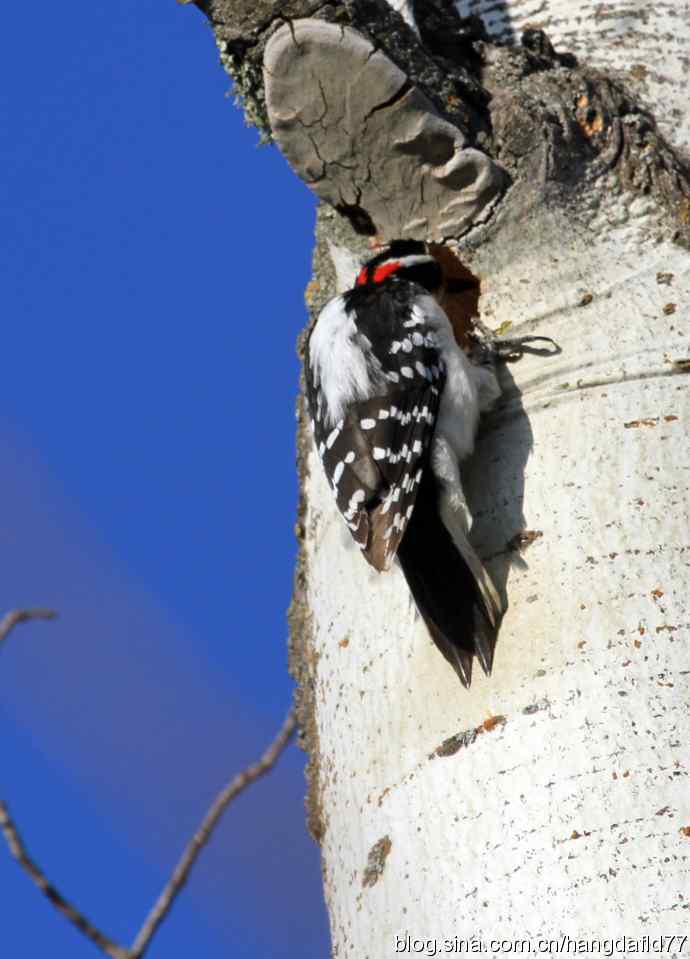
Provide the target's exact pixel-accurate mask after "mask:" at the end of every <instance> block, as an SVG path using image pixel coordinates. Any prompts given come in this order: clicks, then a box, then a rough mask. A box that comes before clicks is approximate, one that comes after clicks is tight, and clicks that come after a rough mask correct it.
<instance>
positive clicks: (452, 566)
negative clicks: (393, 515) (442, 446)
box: [398, 469, 501, 687]
mask: <svg viewBox="0 0 690 959" xmlns="http://www.w3.org/2000/svg"><path fill="white" fill-rule="evenodd" d="M463 540H465V542H466V548H460V546H463V547H464V543H463ZM398 559H399V560H400V565H401V566H402V570H403V573H404V574H405V579H406V580H407V584H408V586H409V587H410V591H411V593H412V596H413V598H414V601H415V603H416V605H417V609H418V610H419V612H420V614H421V616H422V618H423V620H424V622H425V624H426V627H427V629H428V630H429V634H430V635H431V638H432V639H433V641H434V643H435V644H436V645H437V646H438V648H439V650H440V651H441V652H442V653H443V655H444V656H445V658H446V659H447V660H448V662H449V663H450V665H451V666H452V667H453V669H454V670H455V672H456V673H457V674H458V677H459V679H460V682H461V683H462V684H463V686H466V687H467V686H469V685H470V681H471V678H472V659H473V656H476V657H477V659H478V660H479V663H480V665H481V667H482V669H483V670H484V672H485V673H486V674H487V675H488V674H489V673H490V672H491V665H492V661H493V654H494V645H495V641H496V633H497V627H498V622H499V619H500V612H501V604H500V601H499V599H498V595H497V593H496V590H495V587H494V585H493V583H492V582H491V580H490V579H489V576H488V574H487V572H486V570H485V569H484V567H483V566H482V564H481V561H480V560H479V557H478V556H477V555H476V553H475V552H474V550H473V549H472V547H471V545H470V543H469V541H467V540H466V538H465V537H464V535H460V534H456V535H454V536H451V534H450V533H449V531H448V529H447V528H446V526H445V525H444V523H443V522H442V520H441V516H440V514H439V506H438V488H437V485H436V480H435V479H434V476H433V474H432V473H431V470H430V469H426V470H425V471H424V475H423V478H422V481H421V484H420V488H419V492H418V494H417V501H416V504H415V508H414V510H413V512H412V516H411V517H410V520H409V522H408V526H407V529H406V531H405V535H404V536H403V539H402V542H401V543H400V545H399V547H398Z"/></svg>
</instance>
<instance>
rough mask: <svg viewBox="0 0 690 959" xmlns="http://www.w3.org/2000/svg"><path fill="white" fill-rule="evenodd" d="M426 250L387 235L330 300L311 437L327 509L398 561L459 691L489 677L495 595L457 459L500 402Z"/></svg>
mask: <svg viewBox="0 0 690 959" xmlns="http://www.w3.org/2000/svg"><path fill="white" fill-rule="evenodd" d="M443 295H444V294H443V274H442V270H441V266H440V264H439V263H438V262H437V260H436V259H435V258H434V257H433V256H431V254H430V253H429V251H428V248H427V246H426V244H424V243H420V242H417V241H411V240H397V241H395V242H393V243H391V244H390V245H389V246H388V247H387V248H386V249H385V250H384V251H383V252H381V253H379V254H378V255H376V256H375V257H373V258H372V259H370V260H369V261H368V262H367V263H365V265H364V266H363V267H362V269H361V271H360V273H359V275H358V277H357V280H356V284H355V286H354V288H353V289H351V290H348V291H347V292H346V293H343V294H342V295H340V296H336V297H335V298H334V299H332V300H330V301H329V302H328V303H327V304H326V306H325V307H324V308H323V310H322V311H321V313H320V315H319V317H318V319H317V321H316V323H315V325H314V327H313V328H312V330H311V333H310V335H309V338H308V341H307V347H306V357H305V378H306V392H307V403H308V407H309V412H310V415H311V420H312V425H313V431H314V440H315V443H316V448H317V451H318V454H319V457H320V459H321V462H322V464H323V467H324V470H325V473H326V476H327V479H328V482H329V484H330V486H331V488H332V490H333V493H334V494H335V499H336V503H337V506H338V509H339V510H340V513H341V514H342V516H343V518H344V520H345V522H346V523H347V526H348V528H349V530H350V533H351V534H352V536H353V538H354V540H355V542H356V543H357V545H358V546H359V547H360V549H361V550H362V553H363V554H364V558H365V559H366V560H367V561H368V562H369V563H370V564H371V566H373V567H374V569H376V570H378V571H383V570H386V569H388V568H389V567H390V566H391V564H392V562H393V560H394V558H395V557H396V556H397V558H398V561H399V562H400V565H401V567H402V571H403V573H404V575H405V579H406V580H407V584H408V586H409V588H410V591H411V593H412V597H413V599H414V601H415V604H416V606H417V609H418V611H419V613H420V615H421V617H422V619H423V620H424V622H425V624H426V627H427V629H428V631H429V633H430V635H431V638H432V639H433V641H434V642H435V644H436V645H437V646H438V648H439V650H440V651H441V653H443V655H444V656H445V657H446V659H447V660H448V661H449V663H450V664H451V666H452V667H453V668H454V669H455V671H456V673H457V675H458V677H459V678H460V681H461V682H462V683H463V685H464V686H469V683H470V679H471V671H472V659H473V656H474V655H476V656H477V658H478V660H479V662H480V664H481V666H482V668H483V670H484V672H485V673H486V674H487V675H488V674H489V673H490V671H491V665H492V659H493V649H494V643H495V637H496V632H497V629H498V625H499V621H500V618H501V615H502V613H503V608H502V604H501V601H500V599H499V596H498V593H497V592H496V589H495V587H494V584H493V583H492V581H491V579H490V577H489V575H488V573H487V571H486V570H485V568H484V566H483V564H482V562H481V560H480V559H479V557H478V556H477V554H476V553H475V551H474V549H473V548H472V546H471V544H470V542H469V539H468V534H469V529H470V524H471V515H470V511H469V508H468V506H467V501H466V499H465V495H464V492H463V488H462V482H461V477H460V468H459V467H460V463H461V462H462V461H463V460H465V459H467V457H469V456H470V455H471V454H472V451H473V448H474V440H475V435H476V432H477V427H478V422H479V415H480V413H481V412H482V411H484V410H487V409H488V408H489V407H490V406H491V405H492V404H493V403H494V401H495V400H496V399H497V397H498V396H499V395H500V387H499V385H498V381H497V379H496V375H495V372H494V367H493V364H492V363H488V364H480V363H474V362H472V361H471V360H470V358H469V357H468V356H467V355H466V354H465V352H464V351H463V350H462V349H461V347H460V346H459V345H458V344H457V342H456V340H455V336H454V334H453V330H452V327H451V324H450V321H449V319H448V317H447V316H446V314H445V312H444V310H443V308H442V306H441V303H442V301H443Z"/></svg>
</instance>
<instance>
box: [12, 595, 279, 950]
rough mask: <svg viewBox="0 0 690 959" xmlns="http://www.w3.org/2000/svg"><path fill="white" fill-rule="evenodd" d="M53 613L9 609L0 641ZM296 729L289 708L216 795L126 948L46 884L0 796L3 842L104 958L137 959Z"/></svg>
mask: <svg viewBox="0 0 690 959" xmlns="http://www.w3.org/2000/svg"><path fill="white" fill-rule="evenodd" d="M55 616H57V613H56V612H55V611H54V610H52V609H15V610H12V612H10V613H7V614H6V615H5V616H4V617H3V618H2V619H1V620H0V643H2V641H3V640H4V639H6V638H7V636H9V634H10V633H11V631H12V630H13V629H14V627H15V626H16V625H17V624H18V623H25V622H27V621H28V620H31V619H54V618H55ZM296 727H297V720H296V718H295V714H294V712H293V710H290V711H289V712H288V714H287V716H286V718H285V721H284V722H283V725H282V726H281V729H280V732H279V733H278V735H277V736H276V738H275V739H274V740H273V742H272V743H271V745H270V746H269V747H268V749H267V750H266V752H265V753H264V754H263V756H262V757H261V759H259V761H258V762H256V763H254V764H253V765H252V766H248V767H247V769H245V770H244V771H243V772H241V773H238V775H237V776H235V777H234V778H233V779H232V780H231V781H230V782H229V783H228V784H227V786H225V788H224V789H222V790H221V791H220V792H219V793H218V795H217V796H216V798H215V799H214V801H213V803H212V805H211V807H210V809H209V810H208V812H207V813H206V815H205V816H204V818H203V821H202V823H201V825H200V826H199V829H198V830H197V832H196V833H195V834H194V836H192V838H191V839H190V841H189V842H188V844H187V846H186V848H185V850H184V852H183V853H182V856H181V857H180V860H179V862H178V863H177V866H176V867H175V870H174V872H173V874H172V876H171V877H170V879H169V880H168V882H167V883H166V884H165V887H164V888H163V891H162V892H161V894H160V896H159V897H158V899H157V900H156V902H155V903H154V905H153V908H152V909H151V911H150V912H149V914H148V916H147V917H146V919H145V921H144V923H143V925H142V927H141V929H140V930H139V932H138V933H137V937H136V939H135V940H134V944H133V945H132V947H131V949H126V948H124V947H123V946H118V945H117V943H115V942H113V940H112V939H109V938H108V936H106V935H105V934H104V933H102V932H101V931H100V930H99V929H97V928H96V927H95V926H94V925H93V924H92V923H91V922H89V920H88V919H87V918H86V917H85V916H84V915H83V914H82V913H81V912H79V910H78V909H77V908H76V907H75V906H73V905H72V904H71V903H69V902H67V900H66V899H65V898H64V897H63V896H62V895H61V894H60V893H59V892H58V891H57V889H56V888H55V886H53V885H52V884H51V883H50V882H48V879H47V878H46V876H45V874H44V873H43V872H42V871H41V869H40V868H39V867H38V866H37V865H36V863H35V862H34V861H33V859H31V858H30V856H29V854H28V853H27V851H26V848H25V846H24V843H23V842H22V840H21V837H20V836H19V833H18V831H17V827H16V826H15V825H14V822H13V821H12V819H11V817H10V814H9V811H8V809H7V806H6V805H5V803H4V802H2V800H0V830H1V831H2V833H3V835H4V837H5V839H6V841H7V845H8V846H9V849H10V852H11V854H12V855H13V856H14V858H15V859H16V860H17V862H18V863H19V865H20V866H21V867H22V869H23V870H24V871H25V872H26V873H28V875H29V876H30V877H31V879H32V880H33V882H34V883H35V884H36V885H37V886H38V888H39V889H40V890H41V892H42V893H43V894H44V895H45V896H46V897H47V898H48V899H49V900H50V902H52V904H53V905H54V906H55V908H56V909H57V910H58V912H61V913H62V914H63V916H66V918H67V919H69V920H70V922H71V923H73V924H74V925H75V926H76V927H77V929H79V931H80V932H82V933H83V934H84V935H85V936H86V938H87V939H90V940H91V942H93V943H94V944H95V945H96V946H98V947H99V948H100V949H101V950H102V951H103V952H104V953H105V954H106V955H107V956H110V957H111V959H141V957H142V956H143V955H144V953H145V952H146V950H147V949H148V947H149V945H150V944H151V940H152V939H153V937H154V936H155V934H156V931H157V929H158V927H159V926H160V924H161V923H162V922H163V920H164V919H165V917H166V916H167V915H168V913H169V912H170V909H171V908H172V905H173V903H174V902H175V900H176V899H177V897H178V895H179V894H180V892H181V890H182V887H183V886H184V885H185V883H186V882H187V879H188V878H189V874H190V872H191V870H192V867H193V866H194V863H195V862H196V860H197V858H198V856H199V853H200V852H201V850H202V849H203V848H204V846H205V845H206V844H207V843H208V841H209V839H210V838H211V835H212V833H213V830H214V829H215V828H216V826H217V825H218V822H219V820H220V818H221V816H222V815H223V813H224V812H225V810H226V809H227V807H228V806H229V805H230V803H231V802H232V800H233V799H235V797H236V796H238V795H239V794H240V793H241V792H243V790H245V789H246V788H247V786H249V785H251V784H252V783H253V782H256V780H257V779H260V778H261V777H262V776H265V775H266V773H267V772H270V770H271V769H272V768H273V766H274V765H275V764H276V762H277V761H278V758H279V756H280V754H281V753H282V752H283V750H284V749H285V747H286V746H287V744H288V743H289V742H290V740H291V739H292V736H293V733H294V732H295V729H296Z"/></svg>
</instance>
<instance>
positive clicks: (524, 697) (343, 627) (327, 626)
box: [304, 0, 690, 959]
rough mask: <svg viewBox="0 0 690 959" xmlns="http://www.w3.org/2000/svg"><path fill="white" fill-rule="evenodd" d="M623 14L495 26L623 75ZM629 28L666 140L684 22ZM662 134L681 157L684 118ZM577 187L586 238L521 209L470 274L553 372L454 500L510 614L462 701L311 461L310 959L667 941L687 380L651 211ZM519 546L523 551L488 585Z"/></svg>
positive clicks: (508, 402)
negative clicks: (313, 912)
mask: <svg viewBox="0 0 690 959" xmlns="http://www.w3.org/2000/svg"><path fill="white" fill-rule="evenodd" d="M463 6H465V5H464V4H463ZM470 6H471V7H472V8H473V9H477V8H481V6H482V5H481V4H479V5H477V4H470ZM486 6H487V7H488V6H490V5H489V4H486ZM493 6H496V4H493ZM631 6H632V5H631V4H627V3H620V4H618V5H613V4H610V5H606V8H605V9H606V10H607V11H611V12H612V13H614V14H615V11H616V10H618V11H619V12H618V13H617V14H615V15H612V16H608V15H607V17H605V18H604V17H603V15H600V16H599V17H597V16H593V15H590V14H591V12H592V11H593V10H594V9H595V8H596V9H598V10H602V9H604V5H603V4H586V3H584V2H583V3H575V2H573V0H549V2H548V3H544V2H540V3H539V4H537V2H536V0H534V2H523V3H521V4H520V3H516V4H515V5H514V9H515V11H516V12H515V16H514V18H513V23H514V24H515V23H518V22H520V24H521V25H524V23H525V21H527V20H531V22H532V23H534V19H536V18H537V12H538V19H539V21H540V24H544V25H545V26H546V29H547V31H548V30H551V32H552V35H553V36H552V39H556V40H557V41H558V40H559V37H560V38H561V43H560V44H559V43H557V44H556V45H557V46H559V45H560V46H561V47H569V48H571V49H573V50H574V52H575V53H577V54H578V56H579V57H580V58H583V57H585V56H589V55H591V58H592V59H596V60H597V61H598V62H599V63H600V64H601V65H602V66H607V65H608V63H609V60H610V59H612V62H615V63H617V64H618V65H619V66H621V67H623V66H625V65H626V64H627V65H630V63H631V58H630V53H629V47H628V39H626V38H625V37H624V38H623V40H621V35H620V33H619V31H618V28H619V27H621V28H622V27H625V25H626V24H627V23H628V22H629V20H630V18H629V17H627V16H624V13H625V11H627V10H628V9H629V8H630V7H631ZM634 6H635V7H637V8H641V5H639V4H636V5H634ZM684 6H685V5H684ZM537 8H538V10H537ZM614 8H615V9H614ZM645 9H646V10H647V12H646V13H645V16H644V17H643V18H642V19H641V20H637V21H635V23H636V24H637V27H636V29H637V30H638V31H639V34H638V35H637V38H636V40H635V43H636V50H637V55H639V58H640V59H641V60H642V61H643V63H645V64H647V66H648V67H649V66H650V64H652V63H653V64H654V68H653V70H651V69H650V72H649V74H648V79H647V82H648V83H649V84H650V87H649V89H650V90H652V91H653V89H654V86H653V83H654V82H655V81H654V80H653V74H656V73H657V72H658V73H661V72H662V68H663V72H664V73H665V75H666V77H667V81H668V82H667V83H666V85H665V86H664V91H665V96H666V97H667V98H668V99H667V103H665V104H664V106H663V108H662V111H661V113H662V117H663V118H664V120H665V122H666V123H667V128H669V129H670V127H671V126H672V125H673V123H672V118H673V112H672V111H673V109H674V108H677V107H678V106H679V105H680V104H682V106H683V109H684V110H687V105H686V103H685V100H684V97H685V96H686V92H685V91H684V90H683V89H682V82H681V80H680V76H681V74H680V72H679V71H676V70H675V68H673V67H672V64H671V63H670V62H668V58H669V56H670V54H671V53H672V51H673V50H674V49H676V45H677V44H678V43H680V42H681V40H679V39H678V37H679V36H680V35H682V42H683V43H684V44H685V47H684V49H685V50H686V51H687V49H688V46H687V43H688V34H689V33H690V25H689V23H688V18H687V16H686V17H685V18H680V17H678V18H674V19H673V24H674V36H673V37H672V38H670V39H668V40H667V41H666V40H664V41H660V40H657V39H656V34H657V33H663V32H664V30H665V26H664V24H665V22H666V21H665V18H666V17H671V16H672V14H673V9H676V7H675V6H674V5H672V4H671V3H659V4H657V5H655V6H654V7H652V6H651V5H648V6H647V5H646V6H645ZM463 12H467V11H466V10H464V11H463ZM614 27H615V29H614ZM585 33H586V36H585ZM645 38H651V39H650V44H649V46H648V47H645V46H644V44H645ZM652 39H653V42H652ZM576 41H577V42H576ZM619 41H620V44H621V45H620V46H619ZM626 51H627V52H626ZM654 51H656V53H654ZM664 51H665V56H666V58H667V59H666V61H664ZM657 54H658V56H657ZM626 58H627V59H626ZM669 92H671V96H670V97H669ZM674 97H675V107H674ZM668 104H670V106H669V105H668ZM674 122H675V131H676V132H678V136H679V139H680V140H681V141H682V140H683V139H684V138H685V137H686V136H687V130H688V123H687V116H684V117H683V118H682V121H681V118H678V119H677V121H674ZM672 139H673V138H672ZM591 191H592V196H591V198H590V211H589V222H588V224H587V225H586V226H585V225H583V220H582V218H579V219H578V220H577V221H576V220H574V219H573V217H572V216H571V215H570V214H569V213H566V212H565V211H564V212H559V211H558V210H556V209H554V208H553V207H552V208H551V210H550V212H548V213H547V212H546V211H545V209H544V208H540V209H539V210H538V211H536V212H532V213H526V214H525V216H524V217H522V218H521V219H519V220H516V221H513V224H512V226H511V225H508V224H506V226H505V228H504V229H502V230H501V231H499V232H498V233H497V234H495V235H494V236H493V238H491V239H489V240H488V241H487V242H486V243H485V244H484V245H482V246H480V247H479V249H478V250H477V252H476V253H475V254H474V257H473V259H472V262H471V264H470V265H471V268H472V270H473V272H474V273H475V274H477V275H479V276H480V277H481V278H482V290H483V297H482V303H481V307H482V315H483V317H484V318H485V319H487V320H488V321H489V322H491V324H492V325H495V326H496V327H498V326H500V325H501V324H502V323H505V322H510V323H512V324H513V326H512V329H511V333H518V332H530V333H539V334H543V335H545V336H550V337H552V338H553V339H554V340H555V341H556V342H557V343H558V344H559V346H560V347H561V349H562V353H561V354H560V355H559V356H557V357H555V358H549V359H545V358H543V357H537V356H526V357H524V358H523V359H522V360H521V361H520V362H519V363H516V364H514V365H512V366H510V367H509V369H507V370H506V372H505V375H504V386H505V390H506V392H505V395H504V401H503V403H502V405H501V406H500V407H499V409H498V410H497V411H496V413H495V414H494V415H493V416H492V418H491V419H490V420H489V421H488V422H487V423H486V428H485V430H484V432H483V435H482V437H481V439H480V442H479V447H478V454H477V457H476V460H475V462H474V464H473V466H472V469H471V474H470V477H469V480H470V482H469V487H470V495H469V497H468V498H469V499H470V503H471V506H472V507H473V510H474V512H475V515H476V522H477V530H476V531H477V535H478V541H479V544H480V550H481V552H482V553H483V555H484V556H485V557H487V558H490V557H494V558H493V559H492V560H490V561H489V567H490V568H491V569H492V571H493V573H494V576H495V578H496V580H497V582H498V583H499V584H501V583H505V594H506V596H507V600H508V606H509V608H508V613H507V615H506V618H505V620H504V623H503V627H502V630H501V634H500V637H499V643H498V647H497V652H496V658H495V662H494V670H493V675H492V676H491V677H490V678H488V679H486V678H484V677H483V676H482V675H481V674H480V672H479V670H475V675H474V679H473V684H472V688H471V690H470V691H469V692H467V691H465V690H463V689H462V688H461V687H460V684H459V683H458V681H457V678H456V677H455V675H454V674H453V672H452V670H450V668H449V667H448V665H447V663H446V662H445V661H444V660H443V659H442V657H441V656H440V655H439V653H438V651H437V650H436V649H435V648H434V647H433V646H432V644H431V642H430V640H429V638H428V636H427V634H426V632H425V630H424V627H423V625H422V624H421V622H420V620H419V619H418V617H417V616H416V614H415V611H414V607H413V605H412V603H411V600H410V598H409V594H408V591H407V589H406V586H405V584H404V581H403V578H402V575H401V574H400V572H399V571H398V570H397V569H396V570H393V571H392V572H391V573H389V574H386V575H381V576H379V575H377V574H376V573H374V572H373V571H371V570H370V569H369V568H368V567H367V565H366V564H365V563H364V562H363V561H362V558H361V556H360V555H359V551H358V550H357V549H356V548H355V547H354V546H353V545H352V544H351V543H350V541H349V537H348V534H347V531H346V529H345V528H344V526H343V524H342V521H341V520H340V518H339V516H338V515H337V512H336V509H335V506H334V504H333V502H332V497H331V494H330V491H329V489H328V488H327V485H326V482H325V480H324V478H323V477H322V474H321V469H320V467H319V464H318V462H317V460H316V457H315V456H314V455H313V454H311V456H310V459H309V471H308V478H307V480H306V499H307V515H306V523H305V528H306V537H305V551H306V562H305V566H304V568H305V570H306V601H307V604H308V607H309V610H310V612H311V642H312V643H313V649H312V654H313V657H312V662H313V664H314V665H313V670H312V672H313V682H314V684H315V685H314V697H313V698H314V708H315V714H314V717H313V718H314V723H315V733H316V736H317V738H318V756H316V757H313V759H314V761H315V765H316V766H317V768H318V775H317V776H316V777H315V783H314V788H315V789H317V791H318V795H316V796H315V797H312V798H313V802H314V803H315V805H316V807H317V812H316V815H318V816H320V818H321V825H322V851H323V864H324V880H325V889H326V897H327V902H328V908H329V911H330V916H331V926H332V934H333V943H334V955H338V956H341V957H342V956H345V955H356V956H369V957H372V959H380V957H383V956H388V955H392V954H394V953H395V951H396V950H395V943H396V936H401V937H402V936H405V935H406V934H408V933H409V934H410V935H412V936H413V937H424V938H425V939H426V938H428V937H436V939H437V940H438V942H439V944H440V942H441V940H442V939H443V937H453V936H456V935H457V936H460V937H470V936H477V937H480V938H482V939H483V940H484V941H485V942H486V943H488V942H489V941H490V940H491V939H502V938H510V939H514V938H523V937H533V940H534V943H535V945H536V943H537V939H538V937H546V938H548V939H553V938H556V937H557V936H558V935H560V934H570V935H574V936H578V937H583V936H587V937H593V938H599V939H601V938H602V937H604V936H621V935H628V936H640V935H644V934H647V935H655V936H658V935H661V934H663V935H673V934H676V933H683V932H685V931H686V930H687V929H688V927H689V926H690V911H689V909H688V907H689V906H690V881H689V880H690V876H689V871H690V870H689V867H688V864H689V863H690V836H689V835H688V833H689V832H690V829H688V827H690V790H689V789H688V741H689V740H690V711H689V709H688V705H689V696H688V694H689V690H688V675H689V674H690V665H689V664H688V655H687V647H686V642H687V626H688V619H689V613H688V599H687V591H688V567H689V566H690V543H689V542H688V540H689V538H690V537H689V534H688V530H689V529H690V522H689V519H690V518H689V516H688V489H689V488H690V457H689V452H688V441H687V423H688V416H689V415H690V404H689V403H688V387H689V386H690V379H689V378H688V376H687V375H684V374H683V373H682V372H680V371H681V370H682V369H683V366H682V364H678V363H676V362H674V361H679V360H683V359H687V357H688V338H687V337H688V319H689V313H690V308H689V306H688V304H689V303H690V257H689V256H688V254H687V252H685V251H684V250H682V249H680V248H679V247H677V246H674V245H672V244H671V243H670V242H668V241H662V242H658V241H657V234H658V226H659V222H660V221H659V217H661V216H663V215H664V214H659V213H658V211H657V210H656V208H655V206H654V204H653V203H652V202H651V201H649V200H646V199H644V198H638V199H633V198H632V197H631V196H630V195H628V194H625V193H621V192H618V191H617V190H616V189H615V181H614V180H613V178H612V180H611V182H610V183H608V184H607V183H605V182H601V181H600V182H599V185H598V186H596V187H592V188H591ZM583 209H584V200H583ZM658 274H672V278H670V279H669V278H668V277H667V276H662V277H661V282H660V281H659V279H658ZM590 298H591V300H590ZM670 304H673V306H674V307H675V310H673V309H672V307H671V306H670ZM513 378H514V384H513V383H512V382H511V380H512V379H513ZM523 529H528V530H531V531H534V532H535V533H538V534H540V535H539V536H538V537H537V538H535V539H534V542H533V544H532V545H531V546H530V547H529V549H528V550H527V551H526V552H525V554H524V557H518V556H517V555H516V554H513V558H514V561H513V563H512V566H511V567H510V568H509V569H506V561H507V558H508V552H509V551H508V550H507V549H506V544H507V543H508V541H509V540H510V539H511V538H512V537H513V536H514V535H515V534H516V533H518V532H519V531H520V530H523ZM506 580H507V581H506ZM452 737H456V738H455V739H453V738H452ZM314 741H315V742H316V738H315V740H314ZM444 743H445V746H444V747H443V748H442V749H440V754H439V753H437V752H436V751H437V750H438V748H439V747H441V746H442V744H444ZM670 954H677V948H672V949H671V952H670Z"/></svg>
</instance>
